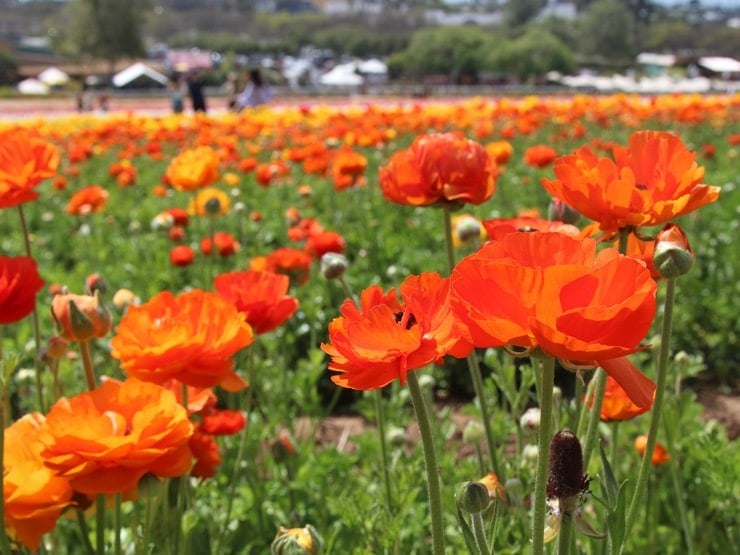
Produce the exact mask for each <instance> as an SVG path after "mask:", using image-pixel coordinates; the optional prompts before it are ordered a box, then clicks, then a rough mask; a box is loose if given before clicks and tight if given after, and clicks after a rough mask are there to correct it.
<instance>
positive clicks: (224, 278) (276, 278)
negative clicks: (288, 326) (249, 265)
mask: <svg viewBox="0 0 740 555" xmlns="http://www.w3.org/2000/svg"><path fill="white" fill-rule="evenodd" d="M213 285H214V287H215V288H216V291H218V294H219V295H221V296H222V297H223V298H224V299H226V300H228V301H229V302H230V303H232V304H233V305H234V306H235V307H236V309H237V310H238V311H239V312H241V313H242V314H244V317H245V318H246V320H247V322H249V325H250V326H252V329H253V330H254V332H255V333H257V334H261V333H267V332H268V331H272V330H274V329H275V328H277V327H278V326H280V325H282V324H283V323H285V322H286V321H287V320H288V318H290V317H291V316H292V315H293V314H294V313H295V311H296V310H297V309H298V300H297V299H296V298H295V297H291V296H290V295H288V288H289V287H290V278H289V277H288V276H286V275H283V274H277V273H274V272H270V271H254V270H247V271H244V272H229V273H226V274H221V275H219V276H216V279H215V280H214V281H213Z"/></svg>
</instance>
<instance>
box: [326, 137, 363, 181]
mask: <svg viewBox="0 0 740 555" xmlns="http://www.w3.org/2000/svg"><path fill="white" fill-rule="evenodd" d="M366 168H367V158H365V156H363V155H362V154H360V153H359V152H357V151H355V150H352V149H351V148H349V147H344V148H341V149H339V150H338V151H336V152H335V153H334V155H333V158H332V162H331V172H332V178H333V180H334V188H335V189H336V190H338V191H341V190H342V189H346V188H348V187H352V186H353V185H355V184H357V183H358V180H359V179H360V178H361V177H362V175H363V174H364V173H365V169H366Z"/></svg>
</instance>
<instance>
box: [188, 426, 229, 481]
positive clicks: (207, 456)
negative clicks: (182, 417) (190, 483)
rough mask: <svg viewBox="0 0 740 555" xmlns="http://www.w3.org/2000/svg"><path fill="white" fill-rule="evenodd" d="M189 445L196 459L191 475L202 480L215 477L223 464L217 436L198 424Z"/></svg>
mask: <svg viewBox="0 0 740 555" xmlns="http://www.w3.org/2000/svg"><path fill="white" fill-rule="evenodd" d="M188 445H189V447H190V451H191V452H192V453H193V458H194V459H195V464H194V465H193V468H192V469H191V470H190V475H191V476H192V477H193V478H200V479H201V480H205V479H206V478H213V477H214V476H215V475H216V472H217V471H218V467H219V465H220V464H221V453H220V449H219V448H218V443H216V438H214V437H213V436H212V435H211V434H207V433H205V432H204V431H203V430H201V427H200V426H197V427H196V428H195V432H193V435H192V436H190V441H189V442H188Z"/></svg>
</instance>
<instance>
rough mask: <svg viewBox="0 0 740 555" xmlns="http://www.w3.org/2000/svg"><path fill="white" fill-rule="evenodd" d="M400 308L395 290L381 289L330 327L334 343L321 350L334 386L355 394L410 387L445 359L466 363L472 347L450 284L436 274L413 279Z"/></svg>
mask: <svg viewBox="0 0 740 555" xmlns="http://www.w3.org/2000/svg"><path fill="white" fill-rule="evenodd" d="M400 292H401V299H402V302H399V300H398V298H397V297H396V293H395V291H394V290H393V289H391V290H390V291H388V293H383V290H382V289H381V287H380V286H378V285H371V286H370V287H368V288H367V289H365V290H364V291H363V292H362V294H361V297H360V306H359V307H357V306H356V305H355V303H354V302H353V301H351V300H347V301H345V302H344V303H343V304H342V307H341V313H342V316H341V317H339V318H335V319H334V320H332V322H331V323H330V324H329V341H330V343H328V344H326V343H324V344H322V345H321V348H322V350H323V351H324V352H326V353H327V354H328V355H329V356H331V362H330V363H329V369H330V370H335V371H337V372H339V374H336V375H334V376H332V378H331V379H332V381H333V382H334V383H335V384H337V385H339V386H341V387H347V388H350V389H363V390H367V389H378V388H381V387H385V386H386V385H388V384H389V383H391V382H392V381H393V380H395V379H399V380H400V381H401V384H405V383H406V376H407V374H408V372H409V371H411V370H416V369H417V368H421V367H422V366H426V365H427V364H430V363H432V362H439V361H441V360H442V359H443V358H444V356H445V355H448V354H451V355H453V356H456V357H464V356H467V355H468V354H469V353H470V350H471V349H472V346H471V345H470V343H469V342H468V341H467V340H466V339H465V331H464V330H463V329H462V328H461V327H460V325H459V323H458V321H457V320H456V319H455V318H454V315H453V313H452V307H451V304H450V295H449V280H448V279H443V278H442V277H440V276H439V274H436V273H424V274H421V275H418V276H410V277H408V278H407V279H406V280H405V281H404V282H403V283H402V284H401V286H400Z"/></svg>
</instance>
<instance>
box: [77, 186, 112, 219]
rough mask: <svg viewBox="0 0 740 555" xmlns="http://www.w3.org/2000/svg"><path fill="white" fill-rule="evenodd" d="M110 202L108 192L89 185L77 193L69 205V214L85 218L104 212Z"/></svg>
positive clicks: (99, 187)
mask: <svg viewBox="0 0 740 555" xmlns="http://www.w3.org/2000/svg"><path fill="white" fill-rule="evenodd" d="M107 201H108V191H106V190H105V189H103V188H102V187H101V186H100V185H89V186H88V187H83V188H82V189H80V190H79V191H77V192H75V193H74V194H73V195H72V197H71V198H70V199H69V202H68V203H67V214H72V215H73V216H83V215H85V214H90V213H91V212H102V211H103V210H104V209H105V203H106V202H107Z"/></svg>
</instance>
